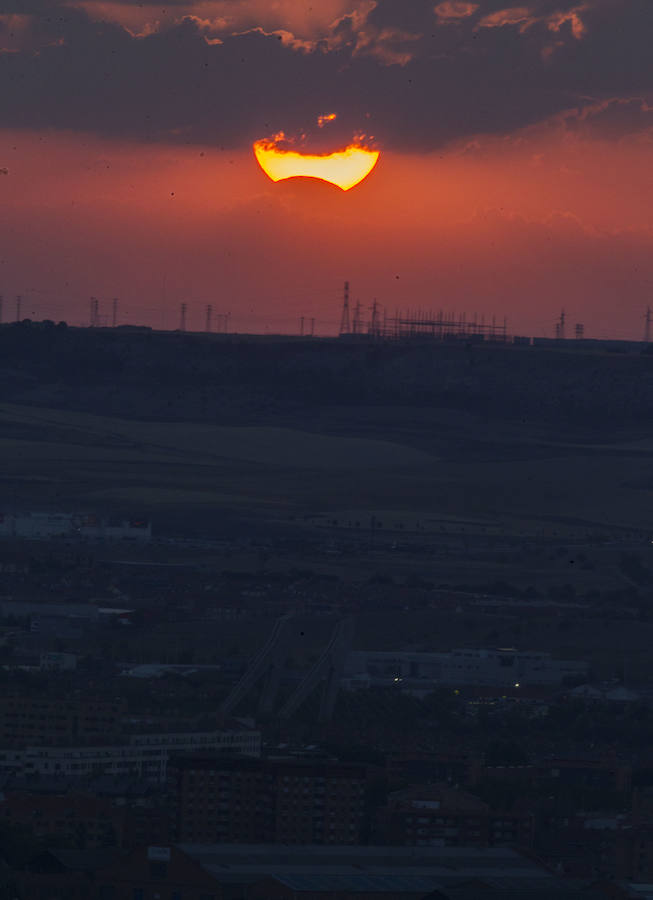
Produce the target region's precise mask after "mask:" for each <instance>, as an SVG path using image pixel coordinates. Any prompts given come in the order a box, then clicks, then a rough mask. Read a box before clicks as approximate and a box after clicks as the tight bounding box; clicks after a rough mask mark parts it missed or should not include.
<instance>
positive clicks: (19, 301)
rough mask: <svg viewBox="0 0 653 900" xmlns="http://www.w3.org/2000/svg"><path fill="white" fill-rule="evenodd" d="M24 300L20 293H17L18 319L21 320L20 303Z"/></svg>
mask: <svg viewBox="0 0 653 900" xmlns="http://www.w3.org/2000/svg"><path fill="white" fill-rule="evenodd" d="M22 302H23V298H22V297H21V296H20V294H17V295H16V321H17V322H20V305H21V303H22Z"/></svg>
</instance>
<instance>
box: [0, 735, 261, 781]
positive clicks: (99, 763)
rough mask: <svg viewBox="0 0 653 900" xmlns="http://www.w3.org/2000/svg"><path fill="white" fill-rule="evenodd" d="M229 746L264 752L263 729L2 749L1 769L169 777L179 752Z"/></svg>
mask: <svg viewBox="0 0 653 900" xmlns="http://www.w3.org/2000/svg"><path fill="white" fill-rule="evenodd" d="M195 751H198V752H199V751H202V752H207V751H209V752H215V751H222V752H224V751H230V752H234V753H241V754H243V755H244V756H260V755H261V732H260V731H255V730H251V729H243V730H242V731H235V730H234V731H231V730H224V731H212V732H196V733H183V732H180V733H170V734H139V735H132V737H131V738H130V739H129V742H128V743H125V744H119V745H110V746H105V747H84V746H78V747H27V748H26V749H25V750H2V749H0V773H1V772H3V771H5V772H6V771H13V772H16V773H18V774H21V775H49V776H54V777H68V778H71V777H72V778H83V777H88V776H91V775H105V774H106V775H130V776H134V777H137V778H142V779H143V780H145V781H152V782H161V781H165V779H166V776H167V771H168V760H169V759H170V757H172V756H174V755H175V754H176V753H192V752H195Z"/></svg>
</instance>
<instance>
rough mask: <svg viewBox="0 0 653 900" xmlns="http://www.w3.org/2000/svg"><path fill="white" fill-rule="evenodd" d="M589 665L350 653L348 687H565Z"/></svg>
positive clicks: (541, 658)
mask: <svg viewBox="0 0 653 900" xmlns="http://www.w3.org/2000/svg"><path fill="white" fill-rule="evenodd" d="M588 671H589V665H588V663H587V662H584V661H580V660H560V659H553V658H552V657H551V654H550V653H542V652H539V651H519V650H515V649H514V648H501V649H496V650H486V649H480V650H478V649H477V650H469V649H461V650H451V651H450V652H449V653H444V652H443V653H420V652H412V651H389V652H386V651H366V650H356V651H352V652H350V653H349V655H348V657H347V660H346V662H345V669H344V677H343V680H342V684H343V687H346V688H349V689H356V688H358V687H366V686H370V685H390V684H399V683H406V686H408V685H410V686H414V687H417V686H420V685H422V686H430V685H432V686H434V687H436V686H437V685H453V686H456V685H478V686H481V685H487V686H494V685H496V686H502V685H503V686H508V685H516V684H522V685H524V686H526V685H529V686H530V685H560V684H563V683H564V680H565V678H568V677H573V678H578V677H580V678H586V677H587V674H588Z"/></svg>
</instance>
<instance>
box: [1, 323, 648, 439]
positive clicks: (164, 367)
mask: <svg viewBox="0 0 653 900" xmlns="http://www.w3.org/2000/svg"><path fill="white" fill-rule="evenodd" d="M0 400H2V401H4V402H16V403H23V404H35V405H43V406H49V407H53V406H54V407H60V408H68V409H74V410H83V411H92V412H95V413H105V414H110V415H113V416H121V417H138V418H152V419H164V420H168V419H170V420H194V421H198V420H199V421H210V422H216V421H217V422H220V423H234V424H238V423H251V422H257V421H268V420H270V419H289V420H293V421H294V420H296V418H297V417H298V416H299V417H300V419H301V421H302V423H303V424H304V425H305V426H306V427H312V425H315V426H316V427H319V423H320V417H321V415H322V414H323V412H324V411H325V410H328V409H329V408H332V407H350V408H351V407H402V408H404V409H406V408H410V407H416V408H417V407H420V408H438V409H445V410H451V411H458V412H461V413H472V414H474V417H478V416H480V417H481V418H487V419H490V420H496V421H501V422H506V423H508V422H512V423H514V424H521V425H526V426H540V425H541V426H544V427H549V426H552V425H555V426H559V427H565V428H571V429H572V430H578V429H590V430H591V431H592V432H596V431H599V432H601V431H605V432H606V436H611V435H612V433H613V432H614V430H615V429H635V430H637V431H639V430H643V431H646V430H648V428H649V421H650V420H651V416H652V414H653V357H651V356H649V355H647V354H632V355H631V354H623V355H616V354H610V353H602V352H584V351H579V350H573V349H570V350H569V351H567V350H560V349H536V348H529V347H524V348H517V347H505V348H504V347H499V346H482V345H481V346H478V345H477V346H473V347H470V346H461V345H449V344H445V343H384V344H380V343H374V344H373V343H368V342H366V341H354V340H321V339H314V340H298V339H292V338H267V339H264V338H248V337H244V336H243V337H240V336H237V335H230V336H226V337H225V336H218V335H211V336H209V335H201V334H197V335H195V334H180V333H174V332H151V331H148V330H146V329H143V330H139V329H120V328H119V329H113V330H111V329H77V328H67V327H65V326H56V325H54V324H52V323H28V322H25V323H21V324H14V325H5V326H2V327H1V328H0Z"/></svg>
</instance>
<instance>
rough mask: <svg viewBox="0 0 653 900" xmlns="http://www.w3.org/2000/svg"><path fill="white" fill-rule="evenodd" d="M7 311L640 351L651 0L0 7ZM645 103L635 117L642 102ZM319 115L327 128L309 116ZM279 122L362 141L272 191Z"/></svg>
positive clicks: (19, 3)
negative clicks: (422, 319)
mask: <svg viewBox="0 0 653 900" xmlns="http://www.w3.org/2000/svg"><path fill="white" fill-rule="evenodd" d="M0 10H1V11H2V14H1V15H0V85H2V91H1V92H0V172H1V174H0V208H1V209H2V216H0V238H1V243H0V293H3V294H4V296H5V301H4V319H5V321H6V320H7V319H9V318H11V317H12V316H13V315H14V306H13V303H14V301H13V298H14V295H15V294H17V293H20V294H22V295H23V305H22V314H23V315H24V316H27V315H33V316H34V317H38V318H45V317H51V318H55V319H59V318H64V317H65V318H68V319H69V320H70V321H75V322H78V321H88V317H89V312H88V309H89V301H88V298H89V296H90V295H95V296H97V297H99V298H100V309H101V312H102V313H104V314H107V313H109V310H110V298H111V297H114V296H117V297H119V298H120V307H119V308H120V319H121V321H123V322H132V323H138V322H145V323H147V324H151V325H154V326H163V327H176V326H177V325H178V322H179V304H180V303H181V302H182V301H184V302H186V303H187V305H188V313H187V323H188V327H189V328H201V327H203V323H204V309H205V306H206V304H207V303H211V304H212V305H213V308H214V311H215V314H218V313H226V312H230V313H231V322H232V327H233V328H235V329H236V330H260V331H263V330H266V329H269V330H271V331H278V330H281V331H297V329H298V318H299V316H301V315H304V316H306V317H315V319H316V329H317V331H318V332H321V333H328V332H333V331H334V330H335V329H336V327H337V323H338V320H339V314H340V309H339V306H340V297H341V287H342V282H343V281H344V279H349V281H350V282H351V288H352V299H353V301H357V300H360V302H361V303H362V304H363V305H364V306H365V307H368V306H369V305H370V304H371V303H372V301H373V299H375V298H376V299H377V300H378V301H379V302H380V303H381V304H383V305H385V306H386V308H387V309H388V311H389V312H392V311H394V309H396V308H397V307H404V308H405V307H413V308H415V307H420V306H421V307H424V308H432V309H434V310H437V309H440V308H443V309H445V310H452V311H457V312H467V313H468V314H471V313H474V312H477V313H484V314H485V315H490V314H492V313H495V314H496V315H497V316H499V317H503V316H504V315H505V316H507V317H508V322H509V327H510V329H511V330H512V331H514V332H518V333H532V334H552V333H553V325H554V321H555V319H556V317H557V316H558V314H559V312H560V309H561V307H564V308H565V309H566V311H567V315H568V321H570V322H571V323H573V322H583V323H584V324H585V330H586V334H587V335H588V336H599V335H604V334H614V335H616V336H628V337H639V336H640V335H641V333H642V332H643V315H644V312H645V309H646V305H647V303H649V302H651V303H653V252H652V251H653V167H652V165H651V163H652V161H653V53H652V52H651V46H653V2H652V0H587V2H580V3H578V2H575V3H569V2H564V0H562V2H549V0H536V2H531V3H527V4H524V5H520V6H516V5H515V6H508V5H506V4H505V3H501V2H497V0H478V2H467V0H443V2H440V3H433V2H421V0H377V2H374V0H350V2H345V0H306V2H304V0H278V2H275V0H201V2H186V0H173V2H169V3H167V4H166V5H165V7H163V6H160V5H158V4H147V3H133V2H96V0H81V2H73V3H70V4H67V5H64V4H56V3H53V2H50V0H0ZM649 104H651V105H649ZM328 113H336V114H337V119H336V120H335V121H333V122H329V123H328V124H326V125H325V126H324V127H323V128H318V127H317V124H316V122H317V117H318V116H320V115H325V114H328ZM278 131H284V132H285V133H286V134H287V135H299V134H305V135H306V141H305V146H306V147H307V148H310V149H315V150H317V151H324V150H326V149H338V148H340V147H343V146H345V145H346V144H347V143H348V142H350V141H351V139H352V136H353V135H354V134H360V133H364V134H365V135H367V136H368V140H370V141H371V142H373V143H374V146H376V147H377V148H378V149H380V151H381V157H380V160H379V163H378V165H377V167H376V169H375V170H374V171H373V172H372V174H371V175H370V176H369V178H368V179H367V180H366V181H364V182H363V183H361V184H360V185H359V186H358V187H356V188H353V189H352V190H351V191H349V192H347V193H343V192H342V191H340V190H339V189H337V188H334V187H331V186H329V185H326V184H323V183H320V182H315V181H314V182H308V183H307V182H303V183H296V182H295V183H293V182H279V183H277V184H274V183H272V182H270V181H269V180H268V179H267V178H266V176H265V175H264V174H263V173H262V172H261V170H260V169H259V167H258V165H257V164H256V161H255V159H254V156H253V153H252V142H253V141H255V140H257V139H260V138H264V137H267V136H268V135H270V134H273V133H275V132H278Z"/></svg>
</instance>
